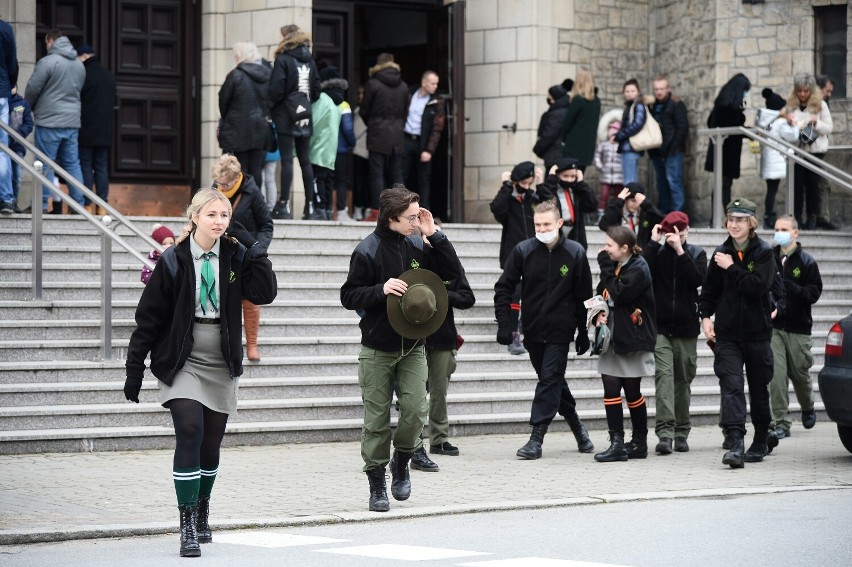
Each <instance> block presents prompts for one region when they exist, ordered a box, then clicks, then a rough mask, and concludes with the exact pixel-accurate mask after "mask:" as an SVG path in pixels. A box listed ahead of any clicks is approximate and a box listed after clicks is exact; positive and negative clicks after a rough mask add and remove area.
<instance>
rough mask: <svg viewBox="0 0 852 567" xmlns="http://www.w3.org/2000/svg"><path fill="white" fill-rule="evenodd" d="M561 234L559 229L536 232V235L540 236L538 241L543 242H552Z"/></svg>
mask: <svg viewBox="0 0 852 567" xmlns="http://www.w3.org/2000/svg"><path fill="white" fill-rule="evenodd" d="M558 235H559V229H558V228H557V229H554V230H551V231H550V232H536V233H535V237H536V238H538V241H539V242H541V243H542V244H550V243H551V242H553V241H554V240H556V237H557V236H558Z"/></svg>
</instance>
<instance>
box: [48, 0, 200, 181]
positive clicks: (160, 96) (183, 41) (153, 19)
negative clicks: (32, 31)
mask: <svg viewBox="0 0 852 567" xmlns="http://www.w3.org/2000/svg"><path fill="white" fill-rule="evenodd" d="M200 9H201V8H200V3H199V2H185V1H183V0H133V1H128V0H38V1H37V2H36V50H37V56H38V57H39V58H40V57H42V56H43V55H44V54H45V46H44V36H45V34H46V33H47V32H48V31H49V30H51V29H53V28H58V29H61V30H62V31H63V32H65V34H66V35H67V36H68V39H70V40H71V42H72V43H73V44H74V45H75V46H79V45H80V44H82V43H88V44H91V45H92V46H93V47H94V50H95V53H96V54H97V55H98V57H99V58H100V60H101V64H102V65H103V66H104V67H105V68H107V69H109V70H110V71H112V72H113V73H114V74H115V77H116V83H117V91H118V100H117V106H118V109H117V111H116V115H115V139H114V141H113V145H112V150H111V155H110V182H111V183H146V184H150V183H154V184H176V185H197V183H198V178H199V171H198V170H199V167H200V164H199V163H198V159H197V157H196V156H198V154H199V151H200V119H199V107H200V104H199V97H198V89H199V87H200V82H199V80H198V75H197V71H198V68H199V58H200V53H201V48H200V37H199V36H198V30H199V28H200V13H201V12H200Z"/></svg>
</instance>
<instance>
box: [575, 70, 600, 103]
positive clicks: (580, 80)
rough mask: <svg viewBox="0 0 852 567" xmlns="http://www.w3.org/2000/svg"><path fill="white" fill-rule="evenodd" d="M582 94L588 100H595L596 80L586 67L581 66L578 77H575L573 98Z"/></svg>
mask: <svg viewBox="0 0 852 567" xmlns="http://www.w3.org/2000/svg"><path fill="white" fill-rule="evenodd" d="M577 95H580V96H581V97H583V98H584V99H586V100H595V81H594V79H592V74H591V73H590V72H589V70H588V69H586V68H585V67H580V69H579V70H578V71H577V77H576V78H575V79H574V88H572V89H571V98H574V97H575V96H577Z"/></svg>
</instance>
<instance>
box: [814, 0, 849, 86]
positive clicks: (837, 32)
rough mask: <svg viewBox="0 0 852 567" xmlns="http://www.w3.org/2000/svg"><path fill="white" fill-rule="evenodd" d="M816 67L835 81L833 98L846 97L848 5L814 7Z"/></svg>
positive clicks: (819, 73)
mask: <svg viewBox="0 0 852 567" xmlns="http://www.w3.org/2000/svg"><path fill="white" fill-rule="evenodd" d="M814 20H815V24H816V33H815V34H814V35H815V37H816V49H815V56H816V61H814V68H815V69H816V72H817V74H818V75H826V76H827V77H828V78H830V79H831V81H832V82H833V83H834V96H833V98H846V5H845V4H843V5H842V6H836V5H835V6H820V7H815V8H814Z"/></svg>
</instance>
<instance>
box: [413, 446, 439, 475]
mask: <svg viewBox="0 0 852 567" xmlns="http://www.w3.org/2000/svg"><path fill="white" fill-rule="evenodd" d="M411 468H413V469H414V470H418V471H424V472H438V471H439V470H441V469H440V468H439V467H438V463H436V462H435V461H433V460H432V459H430V458H429V455H427V454H426V449H424V448H423V447H420V448H419V449H417V450H416V451H414V452H413V453H412V454H411Z"/></svg>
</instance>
